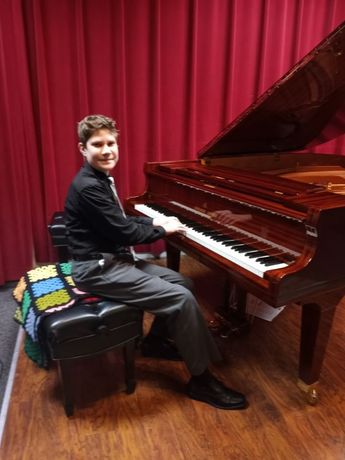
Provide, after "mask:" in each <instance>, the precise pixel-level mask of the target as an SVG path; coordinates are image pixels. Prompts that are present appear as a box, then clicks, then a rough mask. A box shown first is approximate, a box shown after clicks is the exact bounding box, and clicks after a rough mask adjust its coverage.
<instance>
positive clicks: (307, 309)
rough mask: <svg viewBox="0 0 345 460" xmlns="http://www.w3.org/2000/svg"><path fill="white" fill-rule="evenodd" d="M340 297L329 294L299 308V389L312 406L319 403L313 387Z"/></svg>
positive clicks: (338, 294) (315, 383)
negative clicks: (300, 318) (300, 310)
mask: <svg viewBox="0 0 345 460" xmlns="http://www.w3.org/2000/svg"><path fill="white" fill-rule="evenodd" d="M343 294H344V292H343V291H341V292H335V293H328V294H327V295H322V296H319V297H318V298H316V299H311V300H309V301H308V302H305V303H303V304H302V325H301V342H300V359H299V381H298V386H299V388H300V389H301V390H302V391H304V392H305V393H306V396H307V401H308V402H309V403H310V404H315V403H316V402H317V400H318V394H317V391H316V386H317V382H318V379H319V376H320V373H321V368H322V363H323V359H324V356H325V352H326V348H327V344H328V340H329V336H330V332H331V328H332V323H333V318H334V314H335V311H336V307H337V305H338V304H339V302H340V300H341V299H342V297H343Z"/></svg>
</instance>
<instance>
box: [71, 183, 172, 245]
mask: <svg viewBox="0 0 345 460" xmlns="http://www.w3.org/2000/svg"><path fill="white" fill-rule="evenodd" d="M79 202H80V208H81V210H82V214H83V216H84V218H85V220H86V221H87V222H88V224H89V226H90V227H91V228H92V230H93V231H94V232H95V233H97V234H98V235H99V236H101V237H103V238H106V239H108V240H109V241H111V242H113V243H114V244H117V245H123V246H131V245H136V244H141V243H153V242H154V241H156V240H158V239H160V238H162V237H164V236H165V230H164V228H163V227H159V226H157V227H154V226H153V225H152V219H151V218H145V217H139V218H136V217H133V216H129V217H126V216H124V215H123V213H122V210H121V208H120V206H119V205H118V204H117V203H115V202H114V200H113V199H112V197H111V196H109V195H108V194H107V193H105V191H104V189H103V188H102V184H93V185H92V186H87V187H85V188H83V190H82V191H80V192H79Z"/></svg>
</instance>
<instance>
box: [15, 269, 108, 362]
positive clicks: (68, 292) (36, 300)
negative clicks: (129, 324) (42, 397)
mask: <svg viewBox="0 0 345 460" xmlns="http://www.w3.org/2000/svg"><path fill="white" fill-rule="evenodd" d="M71 271H72V264H71V263H70V262H66V263H57V264H51V265H43V266H41V267H37V268H34V269H32V270H30V271H28V272H27V273H26V274H25V275H24V276H23V277H22V278H21V279H20V280H19V282H18V284H17V286H16V287H15V289H14V291H13V296H14V298H15V300H16V301H17V303H18V307H17V309H16V311H15V314H14V319H15V321H17V322H18V323H19V324H20V325H21V326H22V327H23V328H24V330H25V332H26V340H25V352H26V354H27V355H28V356H29V358H30V359H32V360H33V361H35V362H36V364H38V365H39V366H40V367H46V366H47V360H48V357H47V356H46V353H45V350H44V347H42V346H41V344H40V337H39V324H40V321H41V320H42V318H43V317H44V316H45V315H48V314H51V313H54V312H57V311H60V310H63V309H65V308H69V307H71V306H73V305H75V304H76V303H77V302H78V301H80V300H83V299H84V300H86V299H88V300H89V301H99V297H91V296H90V294H88V293H85V292H82V291H80V290H79V289H78V288H77V287H76V286H75V284H74V282H73V279H72V276H71Z"/></svg>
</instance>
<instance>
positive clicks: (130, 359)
mask: <svg viewBox="0 0 345 460" xmlns="http://www.w3.org/2000/svg"><path fill="white" fill-rule="evenodd" d="M123 357H124V362H125V381H126V386H127V389H126V393H127V394H131V393H134V390H135V387H136V379H135V365H134V362H135V340H132V341H131V342H128V343H126V345H125V346H124V349H123Z"/></svg>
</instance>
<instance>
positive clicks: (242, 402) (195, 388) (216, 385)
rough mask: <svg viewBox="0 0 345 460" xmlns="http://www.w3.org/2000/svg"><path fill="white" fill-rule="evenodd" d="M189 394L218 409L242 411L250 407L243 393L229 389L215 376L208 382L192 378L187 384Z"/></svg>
mask: <svg viewBox="0 0 345 460" xmlns="http://www.w3.org/2000/svg"><path fill="white" fill-rule="evenodd" d="M187 394H188V396H189V397H190V398H192V399H195V400H197V401H202V402H205V403H207V404H210V405H211V406H214V407H217V408H218V409H227V410H240V409H245V408H246V407H248V402H247V400H246V398H245V396H244V395H243V394H242V393H239V392H237V391H234V390H231V389H230V388H227V387H226V386H225V385H224V384H223V383H222V382H220V381H219V380H217V379H216V378H215V377H214V376H213V375H212V376H211V377H210V378H209V379H208V381H206V382H204V381H200V380H198V379H197V378H195V377H192V378H191V379H190V381H189V382H188V384H187Z"/></svg>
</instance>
